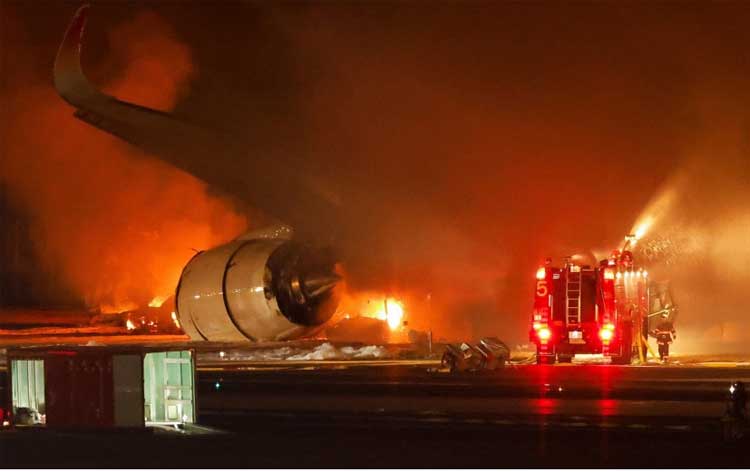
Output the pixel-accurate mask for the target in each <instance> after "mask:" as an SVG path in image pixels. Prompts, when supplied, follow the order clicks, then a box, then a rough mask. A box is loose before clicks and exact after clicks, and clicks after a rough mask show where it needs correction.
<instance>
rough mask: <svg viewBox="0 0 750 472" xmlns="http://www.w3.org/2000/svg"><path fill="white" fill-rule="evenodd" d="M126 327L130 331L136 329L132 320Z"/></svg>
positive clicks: (126, 323) (128, 321)
mask: <svg viewBox="0 0 750 472" xmlns="http://www.w3.org/2000/svg"><path fill="white" fill-rule="evenodd" d="M125 327H126V328H128V331H133V330H134V329H135V325H134V324H133V322H132V321H130V319H128V320H127V321H126V322H125Z"/></svg>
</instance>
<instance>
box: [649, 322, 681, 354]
mask: <svg viewBox="0 0 750 472" xmlns="http://www.w3.org/2000/svg"><path fill="white" fill-rule="evenodd" d="M653 336H654V337H655V338H656V343H657V344H658V345H659V359H660V360H661V361H662V362H667V359H668V358H669V345H670V344H672V341H674V340H675V339H677V333H676V332H675V329H674V324H673V323H672V321H670V320H669V313H668V312H667V313H664V314H662V315H661V320H659V324H657V325H656V329H655V330H654V331H653Z"/></svg>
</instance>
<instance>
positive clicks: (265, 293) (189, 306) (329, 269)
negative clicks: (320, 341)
mask: <svg viewBox="0 0 750 472" xmlns="http://www.w3.org/2000/svg"><path fill="white" fill-rule="evenodd" d="M334 265H335V260H334V258H333V257H332V256H331V254H330V253H329V252H328V251H321V250H315V249H313V248H311V247H309V246H306V245H302V244H299V243H295V242H292V241H290V240H287V239H251V240H237V241H232V242H230V243H227V244H225V245H223V246H219V247H216V248H213V249H210V250H208V251H203V252H200V253H198V254H196V255H195V256H194V257H193V258H192V259H191V260H190V262H188V264H187V265H186V266H185V268H184V269H183V271H182V276H181V277H180V282H179V284H178V286H177V294H176V305H177V314H178V317H179V320H180V324H181V325H182V328H183V329H184V330H185V333H186V334H187V335H189V336H190V338H191V339H193V340H196V341H218V342H237V341H240V342H241V341H248V340H250V341H281V340H288V339H294V338H299V337H303V336H306V335H310V334H312V333H314V332H315V331H317V330H319V329H320V328H321V327H322V325H323V324H324V323H325V322H326V321H328V320H329V319H330V318H331V316H332V315H333V313H334V311H335V310H336V307H337V305H338V298H337V296H336V293H335V290H334V288H335V286H336V283H337V282H338V281H339V280H340V277H339V276H338V275H336V273H335V271H334Z"/></svg>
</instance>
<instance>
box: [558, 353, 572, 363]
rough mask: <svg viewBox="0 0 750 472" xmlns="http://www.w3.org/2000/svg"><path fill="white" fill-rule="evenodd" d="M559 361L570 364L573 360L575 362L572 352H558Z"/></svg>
mask: <svg viewBox="0 0 750 472" xmlns="http://www.w3.org/2000/svg"><path fill="white" fill-rule="evenodd" d="M557 362H564V363H567V364H570V363H571V362H573V356H571V355H570V354H558V355H557Z"/></svg>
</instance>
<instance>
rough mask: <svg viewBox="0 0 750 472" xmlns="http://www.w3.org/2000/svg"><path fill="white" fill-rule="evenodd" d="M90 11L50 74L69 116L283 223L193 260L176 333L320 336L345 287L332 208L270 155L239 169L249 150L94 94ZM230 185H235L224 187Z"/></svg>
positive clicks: (82, 13)
mask: <svg viewBox="0 0 750 472" xmlns="http://www.w3.org/2000/svg"><path fill="white" fill-rule="evenodd" d="M88 8H89V7H88V6H87V5H86V6H83V7H81V8H80V9H79V10H78V11H77V12H76V14H75V16H74V18H73V21H72V22H71V24H70V26H69V27H68V30H67V32H66V33H65V36H64V39H63V42H62V44H61V46H60V49H59V51H58V54H57V58H56V60H55V66H54V84H55V88H56V89H57V92H58V93H59V95H60V96H61V97H62V98H63V99H64V100H65V101H67V102H68V103H69V104H70V105H72V106H73V107H75V108H76V111H75V113H74V116H75V117H76V118H78V119H80V120H81V121H84V122H86V123H88V124H90V125H91V126H94V127H96V128H99V129H100V130H102V131H105V132H107V133H110V134H112V135H114V136H117V137H119V138H121V139H123V140H125V141H127V142H129V143H131V144H132V145H134V146H137V147H139V148H141V149H143V150H145V151H147V152H149V153H152V154H154V155H158V156H159V157H161V158H163V159H165V160H166V161H168V162H169V163H171V164H173V165H174V166H176V167H178V168H180V169H182V170H184V171H186V172H188V173H190V174H192V175H195V176H197V177H199V178H201V179H202V180H204V181H205V182H206V183H208V184H209V185H214V186H216V187H218V188H221V189H223V190H225V191H226V192H228V193H230V194H232V195H234V196H237V197H239V198H242V199H243V200H246V201H248V202H251V203H252V204H253V205H254V206H255V207H257V208H258V209H260V210H262V211H264V212H266V213H267V214H269V215H272V216H273V217H275V218H277V219H278V220H277V221H278V222H279V223H277V224H274V225H272V226H270V227H269V228H268V229H265V230H258V231H253V232H251V233H248V234H246V235H244V236H241V237H239V238H237V239H235V240H234V241H231V242H229V243H227V244H224V245H222V246H219V247H215V248H213V249H209V250H206V251H201V252H198V253H197V254H196V255H195V256H194V257H193V258H192V259H191V260H190V261H189V262H188V264H187V265H186V266H185V268H184V269H183V271H182V275H181V277H180V280H179V283H178V285H177V290H176V313H177V318H178V320H179V321H178V322H179V325H180V326H182V328H183V329H184V331H185V333H186V334H188V335H189V336H190V337H191V339H193V340H197V341H201V340H204V341H220V342H242V341H248V340H249V341H278V340H291V339H296V338H300V337H304V336H307V335H311V334H313V333H314V332H316V331H317V330H319V329H320V328H322V327H323V326H324V324H325V323H326V322H327V321H328V320H329V319H330V318H331V316H332V315H333V313H334V311H335V310H336V307H337V303H338V302H337V296H336V291H335V290H334V289H335V287H336V285H337V282H338V281H339V280H340V278H341V277H340V276H339V275H337V273H336V271H335V264H336V258H335V256H334V254H333V252H332V250H331V249H329V246H328V245H329V243H330V242H331V241H332V240H333V237H332V235H331V234H330V232H331V231H332V229H333V228H336V227H337V226H336V224H335V221H336V217H337V210H338V208H337V205H336V203H335V201H334V200H335V199H333V198H331V197H330V196H326V195H324V194H323V193H322V192H320V191H319V190H316V189H315V187H314V185H313V184H312V183H310V182H308V181H306V180H304V178H302V177H300V176H298V175H297V174H296V173H294V172H293V171H291V170H289V169H288V168H286V166H284V165H283V162H282V161H280V160H278V159H274V156H273V154H274V153H273V152H272V151H269V152H267V153H266V152H264V151H259V150H255V151H256V152H258V157H257V158H255V159H253V160H252V161H251V162H250V164H245V161H244V160H243V159H241V157H242V156H244V155H246V154H247V153H248V149H245V148H243V147H241V146H240V145H239V144H238V141H237V140H234V139H232V137H229V136H226V135H224V134H223V133H220V132H214V131H211V130H208V129H207V128H205V127H200V126H196V125H193V124H191V123H189V122H187V121H185V120H181V119H178V118H176V117H175V116H173V115H171V114H169V113H165V112H161V111H158V110H154V109H150V108H146V107H143V106H140V105H136V104H132V103H128V102H125V101H122V100H119V99H117V98H115V97H112V96H109V95H106V94H104V93H102V92H100V91H99V90H97V89H96V88H95V87H94V86H93V85H92V84H91V83H90V82H89V80H88V79H87V77H86V75H85V74H84V73H83V70H82V68H81V61H80V55H81V45H82V37H83V33H84V27H85V24H86V19H87V14H88ZM219 152H220V153H223V154H224V155H228V156H237V158H236V159H231V160H229V161H230V162H233V163H234V164H230V165H234V166H235V167H236V168H231V169H227V168H225V167H221V168H219V166H216V165H214V164H213V163H212V162H211V159H210V156H212V155H214V154H216V153H219ZM196 155H198V156H200V158H198V159H196V158H191V157H194V156H196ZM239 163H242V165H240V164H239ZM227 175H232V176H234V180H232V181H231V182H230V183H229V185H227V179H226V176H227ZM281 222H283V224H282V223H281ZM288 225H289V226H288ZM292 228H294V229H292ZM321 228H325V229H326V231H321V230H320V229H321Z"/></svg>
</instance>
